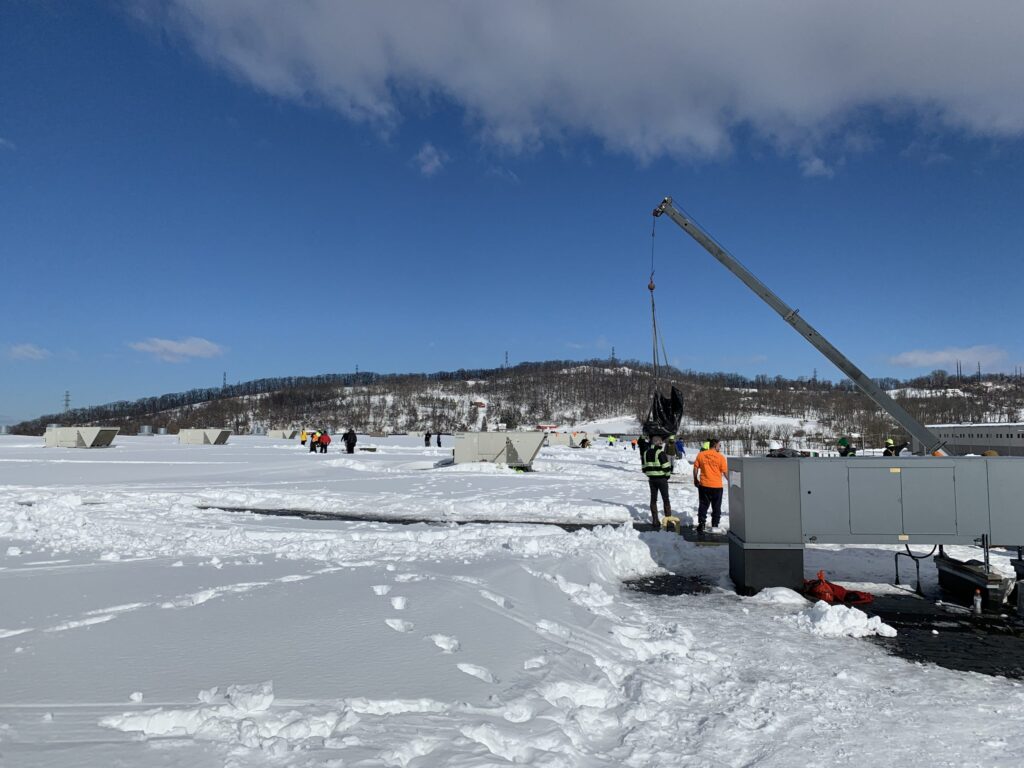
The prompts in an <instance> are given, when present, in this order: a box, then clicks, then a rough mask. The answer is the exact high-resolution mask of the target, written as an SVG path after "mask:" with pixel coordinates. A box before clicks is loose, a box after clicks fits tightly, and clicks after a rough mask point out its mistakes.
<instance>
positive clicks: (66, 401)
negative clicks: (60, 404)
mask: <svg viewBox="0 0 1024 768" xmlns="http://www.w3.org/2000/svg"><path fill="white" fill-rule="evenodd" d="M70 410H71V392H70V390H67V389H65V390H64V413H67V412H68V411H70Z"/></svg>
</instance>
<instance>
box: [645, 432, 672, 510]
mask: <svg viewBox="0 0 1024 768" xmlns="http://www.w3.org/2000/svg"><path fill="white" fill-rule="evenodd" d="M664 444H665V441H664V439H663V438H662V437H661V436H660V435H655V436H654V437H652V438H651V442H650V445H648V446H647V448H646V449H645V450H644V454H643V460H644V461H643V465H642V469H643V473H644V474H645V475H647V484H648V485H649V486H650V488H651V523H652V524H653V525H654V527H655V528H657V527H658V495H659V494H660V495H661V505H662V507H663V508H664V511H665V517H669V516H670V515H671V514H672V504H671V503H670V502H669V500H668V479H669V477H671V476H672V462H671V461H669V458H668V456H666V455H665V451H664Z"/></svg>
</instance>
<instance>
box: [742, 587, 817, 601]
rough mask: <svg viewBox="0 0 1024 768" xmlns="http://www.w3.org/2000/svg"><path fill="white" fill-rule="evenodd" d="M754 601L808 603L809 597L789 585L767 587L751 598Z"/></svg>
mask: <svg viewBox="0 0 1024 768" xmlns="http://www.w3.org/2000/svg"><path fill="white" fill-rule="evenodd" d="M750 601H751V602H752V603H769V604H774V605H806V604H807V598H806V597H804V596H803V595H801V594H800V593H799V592H795V591H793V590H792V589H789V588H787V587H766V588H765V589H762V590H761V591H760V592H758V593H757V594H756V595H754V596H753V597H751V598H750Z"/></svg>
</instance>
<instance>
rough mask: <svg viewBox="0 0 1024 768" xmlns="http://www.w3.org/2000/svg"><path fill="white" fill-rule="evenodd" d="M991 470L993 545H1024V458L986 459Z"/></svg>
mask: <svg viewBox="0 0 1024 768" xmlns="http://www.w3.org/2000/svg"><path fill="white" fill-rule="evenodd" d="M985 464H986V468H987V470H988V488H989V514H990V521H991V522H990V525H991V531H992V533H991V542H992V544H995V545H997V546H999V545H1002V546H1011V547H1012V546H1020V545H1022V544H1024V471H1021V465H1022V464H1024V459H1015V458H998V459H995V458H993V459H985Z"/></svg>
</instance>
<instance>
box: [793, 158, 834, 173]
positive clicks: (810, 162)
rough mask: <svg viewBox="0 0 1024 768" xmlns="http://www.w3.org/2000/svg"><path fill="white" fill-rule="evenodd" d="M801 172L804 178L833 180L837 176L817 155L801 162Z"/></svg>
mask: <svg viewBox="0 0 1024 768" xmlns="http://www.w3.org/2000/svg"><path fill="white" fill-rule="evenodd" d="M800 172H801V173H803V175H804V176H808V177H810V178H814V177H821V178H826V179H831V178H832V177H833V176H835V171H833V170H832V168H830V167H829V166H828V164H827V163H826V162H825V161H824V160H822V159H821V158H820V157H818V156H817V155H814V156H812V157H805V158H804V159H803V160H801V161H800Z"/></svg>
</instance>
